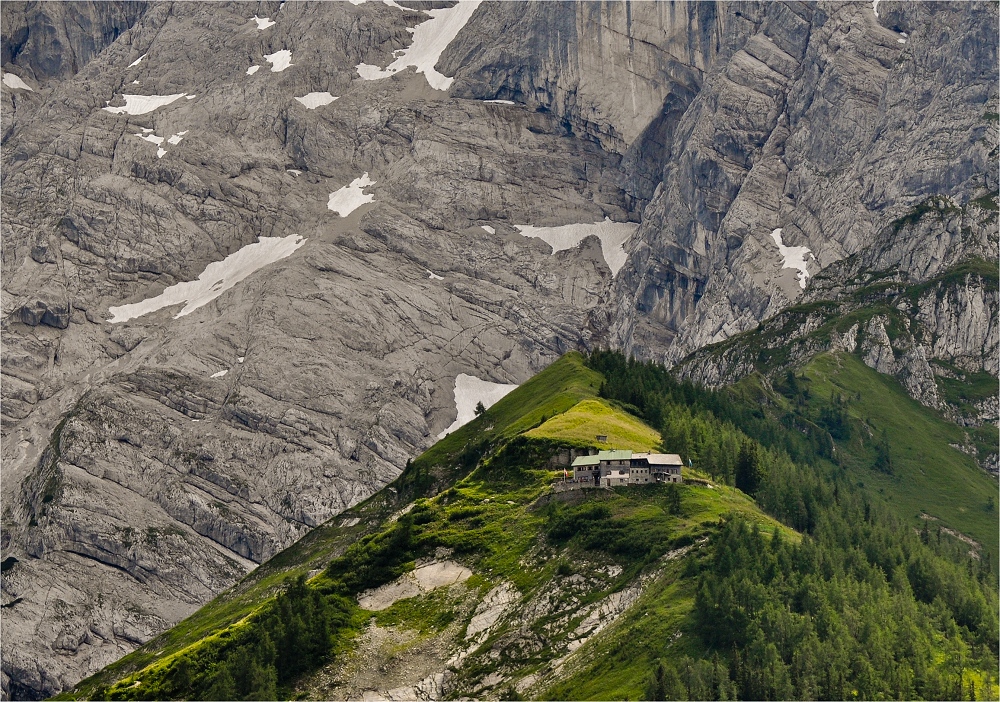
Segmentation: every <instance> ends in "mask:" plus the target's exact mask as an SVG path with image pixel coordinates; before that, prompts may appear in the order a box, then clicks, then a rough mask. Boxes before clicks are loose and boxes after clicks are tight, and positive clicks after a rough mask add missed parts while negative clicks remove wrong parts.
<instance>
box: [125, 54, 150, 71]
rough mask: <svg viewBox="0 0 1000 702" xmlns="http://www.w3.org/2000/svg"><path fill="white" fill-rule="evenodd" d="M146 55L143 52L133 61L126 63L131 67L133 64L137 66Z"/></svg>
mask: <svg viewBox="0 0 1000 702" xmlns="http://www.w3.org/2000/svg"><path fill="white" fill-rule="evenodd" d="M146 56H148V54H143V55H142V56H140V57H139V58H137V59H136V60H135V61H133V62H132V63H130V64H129V65H128V67H129V68H132V67H133V66H138V65H139V64H140V63H142V60H143V59H144V58H146Z"/></svg>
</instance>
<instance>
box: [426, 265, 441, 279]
mask: <svg viewBox="0 0 1000 702" xmlns="http://www.w3.org/2000/svg"><path fill="white" fill-rule="evenodd" d="M424 270H425V271H427V277H428V278H430V279H431V280H444V278H442V277H441V276H439V275H438V274H437V273H434V272H433V271H431V269H430V268H425V269H424Z"/></svg>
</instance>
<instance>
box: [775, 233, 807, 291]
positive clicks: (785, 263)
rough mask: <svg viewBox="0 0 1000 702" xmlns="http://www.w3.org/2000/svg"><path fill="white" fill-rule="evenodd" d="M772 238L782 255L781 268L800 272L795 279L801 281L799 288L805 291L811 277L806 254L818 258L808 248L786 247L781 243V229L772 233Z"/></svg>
mask: <svg viewBox="0 0 1000 702" xmlns="http://www.w3.org/2000/svg"><path fill="white" fill-rule="evenodd" d="M771 238H772V239H774V243H775V244H776V245H777V246H778V252H779V253H780V254H781V267H782V268H795V269H796V270H798V273H797V274H796V276H795V278H796V280H798V281H799V287H800V288H802V289H803V290H805V288H806V278H808V277H809V269H808V268H807V266H806V254H808V255H809V256H812V257H813V259H815V258H816V256H814V255H813V252H812V251H810V250H809V247H808V246H785V245H784V244H783V243H782V241H781V229H780V228H778V229H775V230H774V231H773V232H771Z"/></svg>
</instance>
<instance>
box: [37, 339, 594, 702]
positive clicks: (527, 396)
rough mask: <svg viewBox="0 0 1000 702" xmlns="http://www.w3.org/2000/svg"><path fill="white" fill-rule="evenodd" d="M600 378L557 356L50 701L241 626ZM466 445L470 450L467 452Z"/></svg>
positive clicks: (87, 692) (579, 359) (87, 693)
mask: <svg viewBox="0 0 1000 702" xmlns="http://www.w3.org/2000/svg"><path fill="white" fill-rule="evenodd" d="M601 381H602V378H601V376H600V374H598V373H595V372H594V371H592V370H591V369H589V368H587V367H586V366H585V365H584V359H583V356H582V355H581V354H579V353H576V352H571V353H568V354H566V355H564V356H562V357H561V358H559V359H558V360H556V361H555V362H553V363H552V364H551V365H549V366H548V367H547V368H546V369H545V370H543V371H541V372H540V373H538V374H537V375H535V376H534V377H532V378H531V379H530V380H529V381H527V382H526V383H524V384H523V385H521V386H520V387H519V388H517V389H515V390H514V391H512V392H511V393H509V394H508V395H507V396H505V397H504V398H503V399H501V400H500V401H499V402H497V403H496V404H494V405H493V406H492V407H490V408H489V409H488V410H487V411H486V412H485V413H484V414H483V415H481V416H479V417H477V418H476V419H475V420H473V421H472V422H470V423H468V424H466V425H464V426H463V427H461V428H459V429H458V430H457V431H455V432H452V433H451V434H449V435H448V436H446V437H445V438H444V439H442V440H440V441H438V442H437V443H435V444H434V446H432V447H431V448H430V449H428V450H427V451H425V452H424V453H423V454H421V455H420V456H419V457H417V458H416V459H414V460H413V461H412V463H411V464H410V465H408V466H407V468H406V470H405V471H404V472H403V474H402V475H400V476H399V478H397V479H396V480H395V481H393V483H391V484H390V485H389V486H387V488H386V489H383V490H381V491H380V492H378V493H376V494H375V495H373V496H372V497H370V498H368V499H367V500H365V501H363V502H361V503H360V504H358V505H355V506H354V507H352V508H350V509H348V510H345V511H344V512H343V513H341V514H339V515H338V516H336V517H334V518H332V519H331V520H329V521H327V522H326V523H325V524H323V525H321V526H319V527H317V528H316V529H314V530H312V531H311V532H309V533H308V534H306V535H305V536H304V537H303V538H302V539H300V540H299V541H297V542H296V543H295V544H293V545H291V546H289V547H288V548H287V549H285V550H283V551H281V552H279V553H278V554H276V555H275V556H274V557H272V558H271V559H270V560H268V561H266V562H265V563H262V564H261V565H260V566H259V567H257V568H256V569H254V570H253V571H252V572H251V573H249V574H248V575H247V576H245V577H244V578H243V579H242V580H240V582H238V583H237V584H236V585H234V586H233V587H232V588H231V589H229V590H227V591H226V592H223V593H222V594H220V595H218V596H217V597H216V598H215V599H213V600H211V601H210V602H208V603H207V604H205V605H204V606H203V607H201V608H200V609H199V610H198V611H196V612H195V613H194V614H192V615H191V616H190V617H188V618H186V619H184V620H182V621H181V622H180V623H178V624H177V625H176V626H174V627H172V628H171V629H168V630H167V631H166V632H164V633H162V634H160V635H159V636H157V637H155V638H154V639H153V640H151V641H150V642H148V643H146V644H145V645H143V646H141V647H140V648H138V649H136V650H135V651H133V652H132V653H130V654H128V655H127V656H125V657H123V658H121V659H120V660H118V661H116V662H115V663H112V664H111V665H109V666H108V667H106V668H105V669H103V670H101V671H99V672H98V673H96V674H95V675H92V676H90V677H88V678H86V679H85V680H83V681H81V682H80V683H78V684H77V685H76V686H75V687H74V688H73V689H72V690H69V691H66V692H64V693H62V694H60V695H58V696H57V697H56V698H55V699H79V698H89V697H91V696H92V695H93V694H94V692H95V690H98V689H99V688H107V687H110V686H111V685H113V684H114V683H115V681H117V680H120V679H123V678H126V677H129V676H133V675H135V674H136V673H138V672H139V671H142V670H143V669H146V668H148V667H150V666H154V665H157V664H161V665H162V664H163V663H164V661H169V660H170V659H171V658H173V657H176V656H177V655H178V654H179V653H182V652H190V650H191V649H192V647H196V646H198V645H199V644H201V643H202V642H205V643H211V642H214V641H216V639H217V638H218V637H219V636H221V635H223V632H226V631H227V630H230V629H233V630H235V629H238V628H239V627H241V626H244V625H245V624H246V622H247V621H248V620H249V619H250V618H252V617H253V615H254V614H255V613H257V612H259V611H260V610H261V608H262V607H265V606H266V605H267V604H268V603H269V602H271V601H273V600H274V597H275V596H276V595H277V593H278V592H279V591H280V590H281V587H282V586H283V584H284V583H285V582H286V581H287V580H288V579H289V578H293V577H297V576H299V575H302V574H307V573H309V572H311V571H313V570H316V569H319V568H325V567H326V566H327V565H328V564H329V563H330V561H331V560H333V559H334V558H336V557H339V556H341V554H343V553H344V552H345V551H346V550H347V549H348V548H349V547H350V546H351V545H352V544H354V543H357V542H358V541H359V540H362V539H364V538H365V537H368V536H371V535H372V534H373V533H375V532H376V531H377V530H379V528H380V527H381V525H382V524H383V522H384V521H385V520H386V519H387V518H389V517H390V515H392V514H393V513H394V512H396V511H398V510H399V509H401V508H402V507H403V506H405V505H406V504H408V503H409V502H410V501H412V500H413V499H415V498H418V497H420V496H422V495H425V494H430V493H431V492H434V491H437V490H439V489H440V488H441V487H442V486H444V487H447V486H448V485H449V484H450V483H451V482H454V480H455V479H456V478H457V477H460V475H461V474H463V473H467V472H469V471H470V470H471V469H472V468H473V467H474V466H475V461H477V460H478V459H479V458H480V457H481V455H482V453H483V452H484V451H486V450H487V447H488V446H490V445H495V444H497V443H499V442H502V441H503V440H505V439H508V438H510V437H513V436H516V435H517V434H519V433H521V432H523V431H525V430H528V429H531V428H533V427H534V426H537V425H539V424H541V423H543V422H544V421H545V420H547V419H549V418H550V417H552V416H554V415H556V414H558V413H560V412H564V411H566V410H568V409H570V408H571V407H573V406H574V405H575V404H577V402H579V401H580V400H582V399H584V398H588V397H594V396H596V394H597V391H598V389H599V388H600V384H601ZM470 444H472V445H473V446H472V448H473V449H475V450H473V451H470ZM463 453H465V454H468V453H471V454H472V463H471V465H470V464H469V462H468V455H466V456H465V458H466V459H467V460H466V461H463V460H462V459H463ZM353 518H357V519H359V522H358V523H357V524H356V525H354V526H352V527H344V526H341V524H343V523H345V520H349V519H353ZM230 633H232V632H230Z"/></svg>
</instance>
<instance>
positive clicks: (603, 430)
mask: <svg viewBox="0 0 1000 702" xmlns="http://www.w3.org/2000/svg"><path fill="white" fill-rule="evenodd" d="M599 434H600V435H604V436H607V437H608V439H607V441H606V442H605V443H604V444H603V445H604V446H609V447H614V448H616V449H631V450H633V451H647V452H648V451H654V450H655V449H656V447H657V446H659V444H660V435H659V434H658V433H657V432H656V431H654V430H653V429H650V428H649V427H648V426H646V425H645V424H643V423H642V422H641V421H640V420H639V419H637V418H635V417H633V416H630V415H629V414H627V413H626V412H624V411H623V410H621V409H618V408H617V407H614V406H612V405H611V404H610V403H609V402H607V401H605V400H598V399H589V400H581V401H580V402H578V403H577V404H576V405H574V406H573V407H571V408H570V409H569V410H567V411H566V412H563V413H561V414H558V415H556V416H554V417H552V418H551V419H549V420H548V421H546V422H545V423H543V424H540V425H539V426H537V427H535V428H534V429H531V430H530V431H528V432H526V433H525V436H527V437H529V438H540V439H555V440H558V441H566V442H571V443H573V444H579V445H584V446H589V445H595V446H597V445H601V444H598V443H597V442H596V437H597V435H599Z"/></svg>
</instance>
